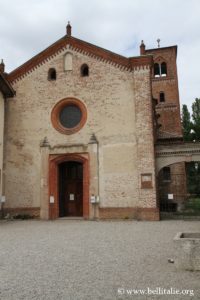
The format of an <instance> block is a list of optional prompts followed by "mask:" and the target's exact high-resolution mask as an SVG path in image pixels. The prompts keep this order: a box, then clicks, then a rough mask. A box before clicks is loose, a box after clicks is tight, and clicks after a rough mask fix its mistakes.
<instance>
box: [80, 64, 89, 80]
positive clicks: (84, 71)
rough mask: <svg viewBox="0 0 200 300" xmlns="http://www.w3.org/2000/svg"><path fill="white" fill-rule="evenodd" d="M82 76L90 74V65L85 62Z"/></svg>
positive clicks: (82, 67)
mask: <svg viewBox="0 0 200 300" xmlns="http://www.w3.org/2000/svg"><path fill="white" fill-rule="evenodd" d="M81 76H82V77H86V76H89V67H88V65H86V64H83V65H82V66H81Z"/></svg>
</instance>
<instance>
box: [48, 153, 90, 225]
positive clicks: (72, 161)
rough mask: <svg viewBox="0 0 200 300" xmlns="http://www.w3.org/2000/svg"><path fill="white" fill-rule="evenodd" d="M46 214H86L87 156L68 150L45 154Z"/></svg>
mask: <svg viewBox="0 0 200 300" xmlns="http://www.w3.org/2000/svg"><path fill="white" fill-rule="evenodd" d="M49 197H50V199H52V202H51V201H50V203H49V218H50V219H56V218H59V217H70V216H74V217H75V216H77V217H81V216H82V217H84V218H86V219H87V218H88V217H89V159H88V157H87V154H84V155H82V154H77V153H68V154H61V155H59V154H58V155H54V154H52V155H50V158H49Z"/></svg>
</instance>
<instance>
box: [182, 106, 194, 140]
mask: <svg viewBox="0 0 200 300" xmlns="http://www.w3.org/2000/svg"><path fill="white" fill-rule="evenodd" d="M182 127H183V139H184V141H192V140H193V136H192V133H191V129H192V127H193V126H192V123H191V117H190V113H189V110H188V107H187V105H186V104H183V107H182Z"/></svg>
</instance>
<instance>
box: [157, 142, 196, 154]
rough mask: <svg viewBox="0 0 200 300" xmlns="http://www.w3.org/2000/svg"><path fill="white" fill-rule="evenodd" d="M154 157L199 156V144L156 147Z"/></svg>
mask: <svg viewBox="0 0 200 300" xmlns="http://www.w3.org/2000/svg"><path fill="white" fill-rule="evenodd" d="M155 149H156V157H161V156H162V157H163V156H177V155H178V156H180V155H184V156H187V155H198V156H199V155H200V143H199V142H197V143H184V142H182V143H179V144H178V143H177V144H169V145H159V144H158V145H156V147H155Z"/></svg>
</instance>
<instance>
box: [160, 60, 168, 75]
mask: <svg viewBox="0 0 200 300" xmlns="http://www.w3.org/2000/svg"><path fill="white" fill-rule="evenodd" d="M166 75H167V64H166V63H165V62H163V63H162V64H161V76H166Z"/></svg>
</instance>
